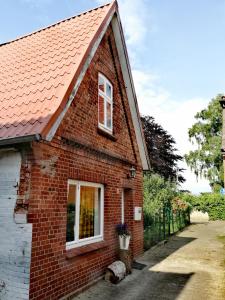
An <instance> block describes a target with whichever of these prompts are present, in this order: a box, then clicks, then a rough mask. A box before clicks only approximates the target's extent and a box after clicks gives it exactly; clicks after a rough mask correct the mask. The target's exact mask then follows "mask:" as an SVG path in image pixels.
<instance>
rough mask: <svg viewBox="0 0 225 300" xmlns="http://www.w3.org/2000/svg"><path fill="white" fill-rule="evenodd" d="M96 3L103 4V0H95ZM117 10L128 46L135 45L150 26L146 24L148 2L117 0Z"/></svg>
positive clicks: (148, 14) (144, 35) (148, 12)
mask: <svg viewBox="0 0 225 300" xmlns="http://www.w3.org/2000/svg"><path fill="white" fill-rule="evenodd" d="M96 2H97V3H98V4H104V3H106V2H107V1H105V0H96ZM118 4H119V12H120V15H121V19H122V24H123V28H124V32H125V36H126V42H127V45H128V46H131V47H137V45H141V46H142V47H143V43H142V42H144V40H145V37H146V35H147V33H148V31H149V30H152V28H151V27H149V26H146V24H147V23H149V19H150V18H151V14H150V11H149V3H148V5H147V2H146V0H118Z"/></svg>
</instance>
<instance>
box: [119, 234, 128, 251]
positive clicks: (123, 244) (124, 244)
mask: <svg viewBox="0 0 225 300" xmlns="http://www.w3.org/2000/svg"><path fill="white" fill-rule="evenodd" d="M119 243H120V249H122V250H128V249H129V244H130V235H119Z"/></svg>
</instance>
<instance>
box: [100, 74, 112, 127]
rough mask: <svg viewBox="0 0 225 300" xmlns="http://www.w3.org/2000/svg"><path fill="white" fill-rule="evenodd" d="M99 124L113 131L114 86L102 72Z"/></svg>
mask: <svg viewBox="0 0 225 300" xmlns="http://www.w3.org/2000/svg"><path fill="white" fill-rule="evenodd" d="M98 125H99V127H100V128H102V129H104V130H106V131H108V132H109V133H112V131H113V87H112V84H111V83H110V82H109V80H108V79H107V78H106V77H105V76H103V75H102V74H99V75H98Z"/></svg>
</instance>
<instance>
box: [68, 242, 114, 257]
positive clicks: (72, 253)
mask: <svg viewBox="0 0 225 300" xmlns="http://www.w3.org/2000/svg"><path fill="white" fill-rule="evenodd" d="M106 247H108V243H107V242H105V241H102V242H97V243H93V244H89V245H85V246H81V247H77V248H73V249H69V250H66V258H67V259H70V258H74V257H77V256H80V255H84V254H86V253H89V252H92V251H96V250H99V249H102V248H106Z"/></svg>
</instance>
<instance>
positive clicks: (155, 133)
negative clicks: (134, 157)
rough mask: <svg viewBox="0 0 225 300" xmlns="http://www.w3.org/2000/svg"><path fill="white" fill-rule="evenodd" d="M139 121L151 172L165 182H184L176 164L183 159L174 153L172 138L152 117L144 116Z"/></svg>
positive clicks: (180, 170)
mask: <svg viewBox="0 0 225 300" xmlns="http://www.w3.org/2000/svg"><path fill="white" fill-rule="evenodd" d="M141 120H142V125H143V129H144V135H145V140H146V145H147V149H148V153H149V158H150V163H151V168H152V171H153V172H154V173H157V174H160V175H161V176H162V177H163V178H165V179H166V180H171V181H178V182H184V181H185V179H184V177H183V176H182V175H181V174H180V173H179V172H182V169H179V168H178V162H179V161H180V160H182V159H183V158H182V156H180V155H178V154H177V153H176V151H177V149H176V148H175V144H176V142H175V140H174V138H173V137H172V136H171V135H170V134H169V133H168V132H167V131H166V130H164V129H163V128H162V126H161V125H159V124H157V123H156V122H155V119H154V118H153V117H150V116H144V117H142V118H141Z"/></svg>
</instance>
